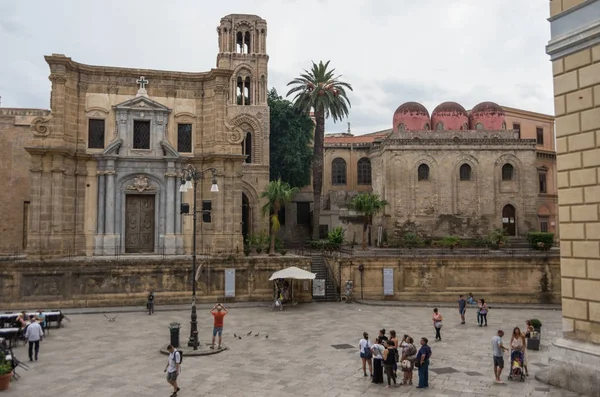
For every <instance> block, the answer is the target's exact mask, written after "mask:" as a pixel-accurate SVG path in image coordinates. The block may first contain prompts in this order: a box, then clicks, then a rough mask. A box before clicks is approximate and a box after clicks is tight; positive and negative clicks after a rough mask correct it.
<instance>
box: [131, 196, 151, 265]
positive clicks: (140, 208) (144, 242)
mask: <svg viewBox="0 0 600 397" xmlns="http://www.w3.org/2000/svg"><path fill="white" fill-rule="evenodd" d="M126 197H127V200H126V207H125V222H126V224H125V252H127V253H150V252H154V216H155V212H154V201H155V200H154V195H133V194H128V195H127V196H126Z"/></svg>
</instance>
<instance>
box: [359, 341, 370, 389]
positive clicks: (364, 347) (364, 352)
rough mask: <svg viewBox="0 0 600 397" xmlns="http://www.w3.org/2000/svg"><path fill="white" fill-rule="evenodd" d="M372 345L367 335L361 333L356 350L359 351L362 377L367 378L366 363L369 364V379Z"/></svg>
mask: <svg viewBox="0 0 600 397" xmlns="http://www.w3.org/2000/svg"><path fill="white" fill-rule="evenodd" d="M371 347H373V344H372V343H371V341H370V340H369V334H367V333H366V332H363V338H362V339H361V340H360V341H359V342H358V350H359V351H360V358H361V360H362V369H363V374H364V376H367V363H368V364H369V373H370V374H371V378H372V377H373V361H372V358H373V353H372V352H371Z"/></svg>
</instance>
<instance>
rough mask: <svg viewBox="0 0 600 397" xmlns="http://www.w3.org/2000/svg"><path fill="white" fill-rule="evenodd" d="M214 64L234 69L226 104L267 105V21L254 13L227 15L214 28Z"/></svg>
mask: <svg viewBox="0 0 600 397" xmlns="http://www.w3.org/2000/svg"><path fill="white" fill-rule="evenodd" d="M217 33H218V37H219V54H218V55H217V67H218V68H225V69H231V70H233V71H234V73H233V77H232V79H231V82H230V85H229V89H230V92H229V104H230V105H239V106H250V105H252V106H254V105H263V106H264V105H266V104H267V89H268V88H267V87H268V84H267V66H268V62H269V56H268V55H267V21H265V20H264V19H262V18H261V17H259V16H257V15H248V14H230V15H227V16H226V17H223V18H221V23H220V24H219V27H218V28H217Z"/></svg>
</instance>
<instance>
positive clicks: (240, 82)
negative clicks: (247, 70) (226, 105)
mask: <svg viewBox="0 0 600 397" xmlns="http://www.w3.org/2000/svg"><path fill="white" fill-rule="evenodd" d="M235 95H236V103H237V104H238V105H250V100H251V98H250V77H248V76H246V77H241V76H239V77H238V78H237V87H236V92H235Z"/></svg>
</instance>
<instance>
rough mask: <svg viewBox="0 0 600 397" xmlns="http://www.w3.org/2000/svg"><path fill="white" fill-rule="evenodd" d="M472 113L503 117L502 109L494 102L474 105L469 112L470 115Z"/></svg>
mask: <svg viewBox="0 0 600 397" xmlns="http://www.w3.org/2000/svg"><path fill="white" fill-rule="evenodd" d="M474 113H488V114H494V113H498V114H499V115H504V109H502V106H500V105H498V104H497V103H494V102H481V103H480V104H477V105H475V107H474V108H473V109H472V110H471V114H474Z"/></svg>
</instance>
